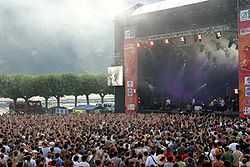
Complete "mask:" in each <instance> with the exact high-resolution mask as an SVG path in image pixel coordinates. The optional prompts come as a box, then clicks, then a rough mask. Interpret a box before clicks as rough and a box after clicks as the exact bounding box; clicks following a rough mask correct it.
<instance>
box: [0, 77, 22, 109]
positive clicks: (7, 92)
mask: <svg viewBox="0 0 250 167" xmlns="http://www.w3.org/2000/svg"><path fill="white" fill-rule="evenodd" d="M4 80H5V81H3V82H4V91H2V92H1V93H2V95H3V97H5V98H10V99H12V100H13V102H14V110H15V109H16V103H17V99H18V98H20V97H22V92H21V82H20V81H21V80H20V77H19V76H12V75H11V76H7V77H4Z"/></svg>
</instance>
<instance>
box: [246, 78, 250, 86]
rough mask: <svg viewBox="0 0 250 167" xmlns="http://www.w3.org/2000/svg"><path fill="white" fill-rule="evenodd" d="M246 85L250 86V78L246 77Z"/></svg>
mask: <svg viewBox="0 0 250 167" xmlns="http://www.w3.org/2000/svg"><path fill="white" fill-rule="evenodd" d="M245 85H250V77H245Z"/></svg>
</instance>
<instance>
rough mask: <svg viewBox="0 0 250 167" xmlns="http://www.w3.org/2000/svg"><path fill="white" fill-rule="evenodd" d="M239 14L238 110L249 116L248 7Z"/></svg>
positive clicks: (249, 60) (249, 28)
mask: <svg viewBox="0 0 250 167" xmlns="http://www.w3.org/2000/svg"><path fill="white" fill-rule="evenodd" d="M239 16H240V17H239V26H238V27H239V34H238V36H239V63H240V64H239V90H240V91H239V107H240V109H239V110H240V117H241V118H250V8H249V9H246V10H240V15H239Z"/></svg>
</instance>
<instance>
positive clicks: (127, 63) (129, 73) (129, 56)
mask: <svg viewBox="0 0 250 167" xmlns="http://www.w3.org/2000/svg"><path fill="white" fill-rule="evenodd" d="M137 65H138V52H137V46H136V40H135V39H126V40H125V43H124V79H125V112H127V113H133V112H136V111H137V110H138V95H137V77H138V76H137V75H138V74H137V68H138V66H137Z"/></svg>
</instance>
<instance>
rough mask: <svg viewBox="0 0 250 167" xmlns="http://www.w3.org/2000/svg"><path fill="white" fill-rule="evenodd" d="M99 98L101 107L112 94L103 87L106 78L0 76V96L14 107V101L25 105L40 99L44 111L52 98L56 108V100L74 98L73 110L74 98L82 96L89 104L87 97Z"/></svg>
mask: <svg viewBox="0 0 250 167" xmlns="http://www.w3.org/2000/svg"><path fill="white" fill-rule="evenodd" d="M92 93H95V94H99V95H100V97H101V99H102V103H103V101H104V97H105V95H107V94H112V93H113V89H112V88H111V87H108V86H107V76H106V75H104V74H102V75H92V74H81V75H74V74H48V75H1V76H0V96H1V97H4V98H10V99H12V100H13V102H14V106H16V102H17V99H18V98H23V99H24V100H25V101H26V102H27V101H28V100H29V99H30V98H32V97H34V96H40V97H43V98H44V99H45V107H46V109H48V99H49V98H50V97H55V98H56V100H57V106H60V98H61V97H63V96H74V97H75V106H77V97H78V96H82V95H85V96H86V99H87V104H89V95H90V94H92Z"/></svg>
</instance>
